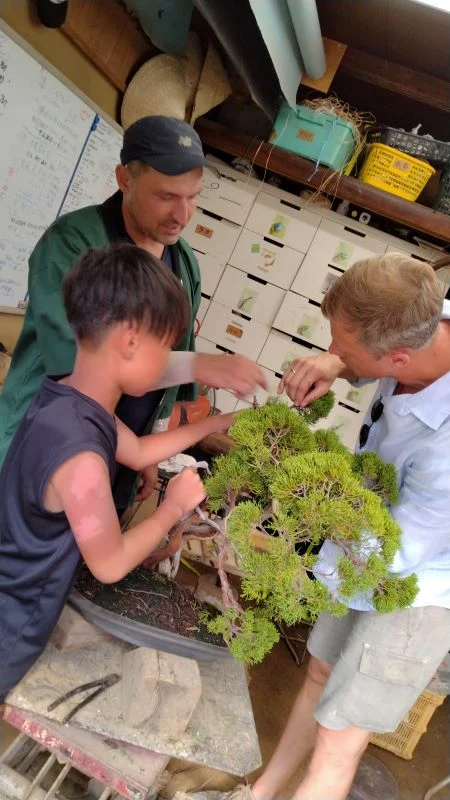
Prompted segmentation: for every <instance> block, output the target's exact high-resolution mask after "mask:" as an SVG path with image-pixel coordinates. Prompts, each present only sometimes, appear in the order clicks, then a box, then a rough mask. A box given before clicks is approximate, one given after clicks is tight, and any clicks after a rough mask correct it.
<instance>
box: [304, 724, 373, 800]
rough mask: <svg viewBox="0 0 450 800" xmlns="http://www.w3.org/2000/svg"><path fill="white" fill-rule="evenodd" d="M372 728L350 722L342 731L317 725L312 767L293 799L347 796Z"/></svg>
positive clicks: (329, 799)
mask: <svg viewBox="0 0 450 800" xmlns="http://www.w3.org/2000/svg"><path fill="white" fill-rule="evenodd" d="M369 738H370V732H369V731H366V730H363V729H362V728H357V727H356V726H355V725H350V726H349V727H348V728H345V729H344V730H342V731H332V730H329V729H328V728H323V727H322V725H318V726H317V737H316V744H315V747H314V752H313V755H312V758H311V762H310V764H309V767H308V771H307V773H306V775H305V777H304V779H303V780H302V782H301V784H300V786H299V787H298V789H297V791H296V792H295V794H294V797H293V800H346V798H347V797H348V793H349V791H350V788H351V785H352V782H353V778H354V776H355V772H356V770H357V767H358V764H359V760H360V758H361V756H362V754H363V753H364V750H365V749H366V747H367V744H368V742H369Z"/></svg>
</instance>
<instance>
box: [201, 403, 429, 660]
mask: <svg viewBox="0 0 450 800" xmlns="http://www.w3.org/2000/svg"><path fill="white" fill-rule="evenodd" d="M333 401H334V397H333V394H332V393H331V392H329V393H328V395H326V396H325V397H324V398H321V399H320V400H318V401H315V402H314V403H312V404H311V406H310V407H309V408H308V409H306V410H302V412H301V413H299V412H298V410H293V409H290V408H288V407H287V405H285V404H284V403H270V404H267V405H265V406H262V407H260V408H258V409H249V410H248V411H243V412H241V413H240V414H238V416H237V418H236V422H235V424H234V425H233V427H232V428H231V430H230V435H231V438H232V439H233V440H234V442H235V447H234V449H232V450H231V451H230V453H228V454H227V455H224V456H220V457H219V458H217V459H216V461H215V464H214V468H213V475H212V477H210V478H208V479H207V481H206V490H207V492H208V496H209V505H210V508H211V510H212V511H213V512H216V513H220V514H221V515H222V516H223V517H224V526H225V532H226V533H225V535H226V539H227V541H228V544H229V546H230V547H231V548H232V549H233V550H234V552H235V553H236V556H237V558H238V562H239V566H240V569H241V571H242V573H243V576H244V577H243V580H242V598H243V601H244V602H245V605H246V606H247V607H246V608H245V609H244V608H242V607H241V606H240V605H239V604H238V603H236V604H235V605H234V606H233V607H232V608H227V609H226V611H225V613H224V614H223V615H222V616H219V617H216V618H215V619H214V620H210V621H209V622H208V626H209V628H210V630H211V631H212V632H214V633H220V634H222V635H223V636H224V638H225V640H226V642H227V643H228V645H229V647H230V649H231V651H232V653H233V654H234V655H235V657H236V658H239V659H242V660H243V661H245V662H247V663H250V664H253V663H257V662H258V661H261V660H262V659H263V658H264V656H265V655H266V653H268V652H269V650H270V649H271V648H272V647H273V645H274V644H275V642H276V641H278V639H279V632H278V628H277V623H285V624H287V625H293V624H295V623H297V622H300V621H302V620H307V621H310V620H314V619H315V618H316V617H317V615H318V614H320V613H321V612H323V611H327V612H329V613H331V614H334V615H336V616H339V615H342V614H345V613H346V610H347V606H346V603H347V602H348V601H349V599H350V598H351V597H352V596H353V595H355V594H356V593H359V592H364V593H369V594H370V595H371V596H372V597H373V603H374V606H375V608H376V609H377V611H379V612H389V611H394V610H396V609H399V608H404V607H406V606H408V605H410V604H411V603H412V602H413V600H414V597H415V595H416V594H417V579H416V576H415V575H411V576H410V577H408V578H405V579H401V578H397V577H395V576H394V575H391V574H390V573H389V566H390V565H391V563H392V560H393V558H394V555H395V553H396V551H397V550H398V547H399V545H400V534H401V531H400V528H399V526H398V525H397V523H396V522H394V520H393V519H392V517H391V516H390V514H389V511H388V508H387V506H388V505H389V504H394V503H396V502H397V501H398V487H397V482H396V476H395V470H394V467H393V466H392V465H391V464H385V463H383V461H381V459H380V458H379V457H378V456H377V455H376V453H369V452H368V453H362V454H359V455H353V454H351V453H350V451H349V450H348V449H347V448H346V447H344V445H343V444H342V443H341V442H340V440H339V439H338V437H337V435H336V434H335V432H334V431H332V430H317V431H315V432H313V431H312V430H311V429H310V428H309V425H308V423H313V422H316V421H317V420H318V419H320V418H322V417H323V416H326V414H328V413H329V411H330V409H331V407H332V405H333ZM254 531H257V532H264V533H267V534H271V535H270V536H267V537H266V538H265V539H264V541H265V545H264V548H263V549H261V538H260V537H258V536H255V534H253V536H252V532H254ZM326 539H329V540H330V541H331V542H333V543H335V544H336V545H339V546H340V547H341V550H342V556H341V559H340V561H339V567H338V572H339V585H338V598H336V597H333V596H332V595H331V593H330V592H329V590H328V589H327V587H326V586H325V585H324V584H323V583H321V582H320V580H313V579H312V571H313V569H314V566H315V563H316V560H317V555H316V554H317V552H318V549H319V548H320V545H321V544H322V543H323V541H324V540H326Z"/></svg>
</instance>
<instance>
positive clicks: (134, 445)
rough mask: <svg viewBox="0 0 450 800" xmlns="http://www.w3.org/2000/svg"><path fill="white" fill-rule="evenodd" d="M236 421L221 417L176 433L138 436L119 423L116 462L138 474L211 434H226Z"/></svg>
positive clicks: (205, 420) (179, 429) (192, 425)
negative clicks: (136, 471)
mask: <svg viewBox="0 0 450 800" xmlns="http://www.w3.org/2000/svg"><path fill="white" fill-rule="evenodd" d="M233 420H234V415H233V414H218V415H216V416H213V417H208V418H207V419H204V420H202V421H201V422H194V423H192V424H190V425H181V426H180V427H179V428H176V429H175V430H173V431H166V432H164V433H154V434H150V435H149V436H135V434H134V433H133V432H132V431H130V429H129V428H127V426H126V425H124V424H123V422H121V421H120V420H119V419H116V422H117V451H116V459H117V461H118V462H119V464H123V465H124V466H126V467H130V468H131V469H135V470H138V471H139V470H141V469H143V468H144V467H147V466H148V465H149V464H159V463H160V461H164V460H165V459H166V458H170V456H175V455H176V454H177V453H182V452H183V450H186V449H187V448H188V447H192V445H194V444H196V443H197V442H199V441H200V440H201V439H204V438H205V436H209V434H211V433H225V432H226V431H227V430H228V428H229V427H230V426H231V425H232V424H233Z"/></svg>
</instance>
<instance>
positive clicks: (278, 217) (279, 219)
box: [245, 192, 320, 253]
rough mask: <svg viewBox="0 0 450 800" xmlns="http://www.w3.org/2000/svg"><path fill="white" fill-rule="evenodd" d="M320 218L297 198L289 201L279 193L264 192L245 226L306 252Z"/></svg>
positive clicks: (259, 196)
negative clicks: (278, 194)
mask: <svg viewBox="0 0 450 800" xmlns="http://www.w3.org/2000/svg"><path fill="white" fill-rule="evenodd" d="M293 197H294V195H293ZM319 222H320V217H319V216H318V215H317V214H313V213H312V212H311V211H308V210H306V209H305V208H304V207H303V206H302V204H301V203H300V200H298V199H297V198H295V203H294V202H292V203H291V202H289V203H288V202H287V201H286V200H284V199H280V198H278V197H276V196H275V195H272V194H269V193H267V192H261V193H260V194H259V195H258V198H257V200H256V202H255V204H254V206H253V208H252V210H251V212H250V214H249V217H248V219H247V222H246V223H245V227H246V228H248V229H249V230H251V231H253V232H254V233H260V234H262V236H268V237H269V239H274V240H275V241H278V242H281V244H285V245H287V246H288V247H292V248H293V249H294V250H299V251H300V252H301V253H306V251H307V250H308V248H309V247H310V245H311V242H312V240H313V238H314V234H315V233H316V230H317V227H318V225H319Z"/></svg>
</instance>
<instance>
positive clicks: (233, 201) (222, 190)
mask: <svg viewBox="0 0 450 800" xmlns="http://www.w3.org/2000/svg"><path fill="white" fill-rule="evenodd" d="M207 158H208V161H209V162H210V164H211V165H212V166H213V167H215V168H216V169H217V173H216V172H215V170H214V169H208V168H205V169H204V170H203V188H202V190H201V192H200V194H199V195H198V197H197V205H198V207H199V208H203V209H205V210H206V211H212V213H213V214H217V215H218V216H219V217H223V219H227V220H229V221H230V222H236V223H237V224H238V225H243V224H244V222H245V220H246V219H247V217H248V214H249V212H250V209H251V207H252V205H253V202H254V200H255V197H256V195H257V194H258V192H259V189H260V186H261V181H259V180H256V179H255V178H250V177H249V176H247V175H244V174H243V173H242V172H238V170H236V169H233V168H232V167H229V166H228V164H225V163H224V162H223V161H220V160H219V159H218V158H214V157H213V156H209V155H208V156H207Z"/></svg>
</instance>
